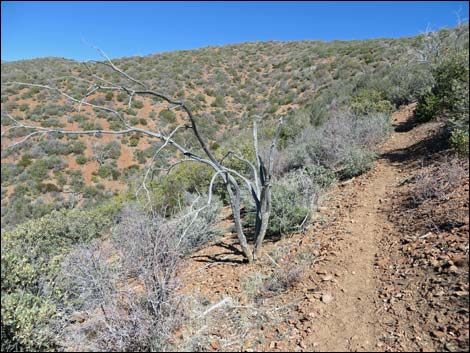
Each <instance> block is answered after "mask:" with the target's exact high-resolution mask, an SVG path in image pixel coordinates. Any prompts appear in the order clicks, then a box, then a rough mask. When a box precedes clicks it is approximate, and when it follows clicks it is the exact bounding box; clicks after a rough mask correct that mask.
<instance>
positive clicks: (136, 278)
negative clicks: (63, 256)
mask: <svg viewBox="0 0 470 353" xmlns="http://www.w3.org/2000/svg"><path fill="white" fill-rule="evenodd" d="M193 201H194V200H193ZM188 202H191V200H188ZM193 206H196V205H193ZM211 213H212V214H215V213H216V212H214V211H211ZM183 214H185V215H186V216H183ZM213 217H214V216H213V215H211V216H209V218H208V219H211V221H210V222H213V219H214V218H213ZM119 218H120V222H119V224H118V225H117V226H116V227H115V228H114V230H113V233H112V236H111V238H110V240H109V243H110V245H109V246H107V247H104V246H103V244H101V243H99V242H92V243H90V244H86V245H81V246H78V247H77V248H76V249H75V250H74V251H73V252H72V253H71V254H70V256H68V257H67V261H66V262H65V263H64V265H63V270H62V275H61V278H62V279H63V281H64V287H65V288H66V289H67V288H71V289H72V290H71V293H72V294H73V295H72V296H71V298H70V301H69V303H70V304H69V307H68V308H67V312H68V313H72V312H75V311H79V312H83V313H84V314H85V315H86V314H91V313H93V312H96V310H97V309H98V310H102V311H104V313H105V314H104V316H98V317H95V320H93V322H90V323H89V324H88V325H87V326H86V329H83V330H81V331H79V332H77V334H76V335H74V336H72V337H66V338H67V339H68V340H69V341H71V342H70V343H71V344H72V345H73V346H80V347H84V348H88V349H91V348H93V349H95V350H100V351H166V350H167V349H168V348H169V345H170V344H171V341H170V339H171V338H172V334H173V330H174V329H175V328H176V327H177V326H178V325H179V324H180V322H181V320H182V319H183V312H182V309H183V306H182V298H181V296H180V295H178V294H177V293H178V292H177V289H178V282H177V278H176V270H177V269H178V266H179V263H180V260H181V256H182V254H183V253H184V252H185V251H187V250H189V249H191V248H192V247H193V246H194V245H195V244H197V243H198V242H199V240H198V241H197V242H196V243H194V241H195V240H197V239H196V238H197V237H195V235H196V234H198V233H199V232H200V231H202V230H203V228H204V229H206V230H208V229H209V228H210V227H209V228H208V223H206V221H207V219H206V218H204V217H202V218H203V219H204V220H202V221H201V223H200V224H197V223H196V222H194V221H193V220H192V219H191V218H193V217H188V216H187V212H183V213H182V214H181V215H178V216H176V217H174V218H172V219H166V218H164V217H162V216H160V215H158V214H147V213H145V212H144V211H143V210H141V209H140V207H138V206H137V205H129V206H126V207H125V208H124V209H123V211H122V213H121V214H120V217H119ZM210 222H209V223H210ZM203 223H204V224H206V225H205V226H203V227H201V225H202V224H203ZM190 238H192V240H191V241H188V239H190ZM110 259H113V260H112V261H110ZM97 333H99V334H97Z"/></svg>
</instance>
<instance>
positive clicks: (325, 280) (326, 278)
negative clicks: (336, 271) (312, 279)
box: [321, 275, 333, 282]
mask: <svg viewBox="0 0 470 353" xmlns="http://www.w3.org/2000/svg"><path fill="white" fill-rule="evenodd" d="M332 279H333V276H332V275H326V276H323V277H322V279H321V280H322V281H323V282H328V281H331V280H332Z"/></svg>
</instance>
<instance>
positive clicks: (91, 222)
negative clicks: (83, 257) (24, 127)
mask: <svg viewBox="0 0 470 353" xmlns="http://www.w3.org/2000/svg"><path fill="white" fill-rule="evenodd" d="M119 207H120V203H119V202H116V201H114V202H110V203H108V204H107V205H104V206H101V207H98V208H95V209H92V210H87V211H79V210H71V211H66V210H62V211H54V212H52V213H51V214H50V215H47V216H44V217H42V218H40V219H36V220H31V221H28V222H26V223H24V224H22V225H19V226H17V227H16V228H14V229H13V230H8V231H4V232H2V234H1V237H2V254H1V264H2V266H1V269H2V271H1V277H2V287H1V290H2V327H1V330H2V348H3V349H5V350H12V349H13V350H17V351H37V350H39V351H42V350H51V349H57V348H58V345H59V342H58V340H57V338H58V333H59V331H60V327H58V326H57V320H58V319H59V317H60V312H59V308H58V307H57V303H59V302H61V301H63V300H65V297H64V295H65V293H64V292H62V291H60V290H58V288H57V285H58V282H57V281H56V277H57V275H58V274H59V273H60V263H61V261H62V260H63V258H64V256H65V254H66V253H67V252H68V251H69V250H70V249H71V247H72V245H73V244H75V243H77V242H85V241H88V240H90V239H93V238H95V237H98V236H101V235H102V233H103V231H105V230H106V229H108V228H109V227H110V225H111V223H112V222H113V217H114V215H115V214H116V212H117V210H118V209H119Z"/></svg>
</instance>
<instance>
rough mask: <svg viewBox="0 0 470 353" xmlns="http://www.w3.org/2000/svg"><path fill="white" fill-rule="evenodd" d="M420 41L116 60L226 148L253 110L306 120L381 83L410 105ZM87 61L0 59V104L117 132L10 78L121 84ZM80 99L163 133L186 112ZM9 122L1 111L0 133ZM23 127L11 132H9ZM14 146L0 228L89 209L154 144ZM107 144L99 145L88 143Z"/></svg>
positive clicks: (52, 121) (78, 94) (82, 140)
mask: <svg viewBox="0 0 470 353" xmlns="http://www.w3.org/2000/svg"><path fill="white" fill-rule="evenodd" d="M418 43H419V39H418V38H404V39H383V40H382V39H381V40H369V41H353V42H343V41H336V42H329V43H324V42H314V41H304V42H286V43H283V42H265V43H246V44H239V45H228V46H223V47H208V48H203V49H199V50H192V51H177V52H170V53H164V54H159V55H152V56H147V57H132V58H125V59H120V60H116V65H117V66H118V67H120V68H122V69H123V70H126V71H127V72H128V73H129V74H130V75H131V76H133V77H135V78H136V79H138V80H142V81H143V82H145V83H146V84H148V85H149V87H152V88H154V89H157V90H160V91H162V92H164V93H165V94H167V95H169V96H171V97H175V98H178V99H184V100H185V101H186V102H187V103H188V104H189V106H190V107H191V109H192V110H193V111H194V113H195V114H197V115H198V116H199V123H200V127H201V129H202V131H203V134H204V135H205V136H206V137H207V138H208V139H209V140H210V141H212V146H213V147H218V146H220V145H222V146H223V147H226V146H229V145H230V144H233V143H234V140H235V139H236V138H234V136H240V135H243V134H244V131H245V130H246V129H247V128H249V126H250V124H251V121H252V119H253V116H254V115H256V114H260V115H263V116H264V117H266V119H269V120H272V121H274V120H276V119H277V117H278V116H280V115H287V116H290V117H291V119H292V120H297V121H299V120H300V119H299V118H298V115H299V113H300V112H303V111H307V113H306V114H307V115H309V117H308V118H307V119H309V120H312V121H323V120H325V118H326V112H327V110H328V106H329V105H330V104H331V103H332V102H334V104H337V105H341V104H344V103H345V102H347V101H348V100H350V99H351V96H352V95H354V94H355V93H354V92H359V93H360V91H361V90H362V89H369V88H374V89H378V90H380V92H383V93H384V95H385V96H386V97H384V99H388V100H390V101H392V102H393V103H394V104H397V105H399V104H403V103H406V102H407V101H408V100H410V99H412V98H413V93H412V91H413V89H414V86H418V87H419V86H420V85H422V84H423V83H422V82H420V80H421V81H426V79H427V78H426V71H425V70H424V69H423V68H422V67H421V66H420V65H419V64H417V63H415V64H413V62H415V58H414V55H415V54H413V52H412V49H413V48H415V47H417V46H418ZM88 66H89V69H87V67H85V66H84V65H83V64H80V63H78V62H74V61H70V60H64V59H57V58H45V59H37V60H25V61H20V62H12V63H2V111H4V112H9V113H10V114H12V116H14V117H16V118H20V119H24V121H25V122H27V123H31V124H39V125H40V126H42V127H60V128H66V129H77V128H86V129H90V128H103V129H107V128H111V129H117V128H119V127H120V125H119V122H118V121H116V119H115V117H114V116H112V115H110V114H107V113H106V112H102V111H100V112H93V110H92V108H90V107H86V106H82V107H81V110H80V113H77V112H76V108H77V107H76V106H75V107H73V106H72V105H70V104H68V103H67V104H65V99H64V98H63V97H59V96H57V95H55V94H51V92H47V91H46V90H44V89H40V88H38V87H32V88H31V87H21V86H18V85H5V84H6V83H8V82H12V81H19V82H31V83H37V84H51V85H52V86H54V87H58V88H62V89H64V90H65V91H66V92H67V93H69V94H70V95H71V96H73V97H75V98H78V99H81V98H82V97H83V96H84V95H85V93H86V91H87V89H88V87H89V83H87V82H83V81H80V80H91V79H92V77H91V74H92V73H93V74H94V73H96V75H97V76H99V77H102V78H104V79H111V78H112V81H113V82H121V83H122V82H123V81H122V79H121V78H119V77H118V76H117V75H116V73H114V72H112V70H109V69H108V68H106V67H103V66H101V65H96V64H89V65H88ZM89 70H90V71H89ZM408 71H409V72H408ZM415 71H416V74H415V75H412V74H411V73H412V72H415ZM417 79H418V82H416V80H417ZM397 83H400V88H397V87H396V84H397ZM412 85H413V86H412ZM86 100H87V101H88V102H92V103H97V104H104V105H109V106H111V107H115V108H118V109H122V111H123V112H124V114H125V115H126V116H127V117H128V118H129V119H130V121H131V122H132V123H133V124H136V125H137V126H140V127H152V125H153V123H156V124H157V126H159V127H162V128H166V129H167V130H168V131H170V130H171V129H172V128H174V127H175V126H176V123H177V122H181V119H182V115H181V114H180V113H179V112H177V111H168V110H167V109H166V106H165V105H164V104H162V103H161V102H158V101H156V100H154V99H150V98H145V99H141V98H137V99H134V100H133V103H132V107H131V108H129V107H128V99H127V98H126V95H125V94H117V93H115V94H114V95H111V92H110V93H108V94H107V95H104V94H103V95H101V96H99V95H97V94H92V95H90V96H88V97H87V99H86ZM309 107H313V109H311V111H309V110H310V108H309ZM74 109H75V111H74ZM175 113H176V114H175ZM11 123H12V122H11V120H10V119H8V118H7V117H5V116H4V115H3V116H2V131H5V129H7V128H8V127H9V126H10V124H11ZM25 133H26V132H25V131H19V130H18V131H17V132H16V135H15V136H17V137H18V138H19V137H20V136H23V134H25ZM10 143H11V140H10V139H7V138H6V137H3V138H2V205H3V207H2V212H3V217H2V224H4V225H7V224H18V223H20V222H22V221H23V220H25V219H29V218H31V217H39V216H41V215H44V214H47V213H49V212H50V211H51V210H52V209H53V208H55V209H60V208H62V207H70V206H72V207H73V205H74V204H76V203H77V202H78V203H79V204H80V205H90V204H93V203H96V202H97V200H102V199H105V198H109V197H110V196H111V195H113V194H116V193H119V192H122V191H124V190H126V189H127V188H128V186H129V182H130V181H131V180H132V178H133V176H135V175H139V173H140V174H141V172H139V171H138V170H139V169H141V168H142V167H143V166H144V165H145V163H146V162H148V161H149V160H150V158H151V156H152V154H153V152H152V151H154V150H155V148H156V147H155V146H156V144H155V142H152V141H150V140H148V139H147V137H145V136H122V137H118V138H116V137H114V136H109V135H108V136H107V135H103V136H98V137H90V136H80V137H76V138H75V139H73V140H71V139H70V138H69V139H67V140H64V139H59V138H58V137H55V136H52V135H49V136H42V137H41V138H40V139H39V141H38V144H35V142H34V141H28V142H27V143H25V144H24V147H23V148H14V149H11V150H6V149H5V147H6V146H7V145H8V144H10ZM104 144H107V145H106V148H103V147H98V146H95V145H104ZM235 144H236V142H235ZM33 145H34V148H33ZM94 146H95V147H94ZM103 149H105V150H106V151H108V152H105V153H103ZM100 154H101V155H102V158H101V161H97V158H99V155H100ZM103 154H104V156H103ZM103 157H104V160H103ZM136 171H137V173H136ZM33 180H34V182H33ZM13 213H14V214H13Z"/></svg>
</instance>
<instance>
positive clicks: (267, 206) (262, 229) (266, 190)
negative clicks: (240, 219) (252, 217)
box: [253, 184, 271, 260]
mask: <svg viewBox="0 0 470 353" xmlns="http://www.w3.org/2000/svg"><path fill="white" fill-rule="evenodd" d="M270 189H271V185H269V184H267V185H263V187H262V189H261V202H260V209H259V210H258V212H257V216H256V217H257V220H258V218H259V219H260V221H259V229H256V232H255V239H256V242H255V248H254V250H253V258H254V259H255V260H256V259H257V258H259V257H260V255H261V247H262V245H263V241H264V237H265V236H266V231H267V230H268V224H269V216H270V215H271V190H270Z"/></svg>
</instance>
